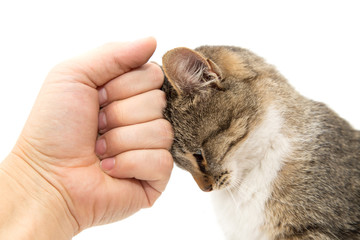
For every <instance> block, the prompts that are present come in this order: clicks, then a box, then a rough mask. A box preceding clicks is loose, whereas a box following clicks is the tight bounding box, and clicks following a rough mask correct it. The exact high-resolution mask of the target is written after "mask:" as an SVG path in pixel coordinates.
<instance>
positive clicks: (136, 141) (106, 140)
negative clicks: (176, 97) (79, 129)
mask: <svg viewBox="0 0 360 240" xmlns="http://www.w3.org/2000/svg"><path fill="white" fill-rule="evenodd" d="M172 139H173V133H172V128H171V125H170V123H169V122H168V121H166V120H164V119H157V120H154V121H151V122H146V123H140V124H136V125H130V126H126V127H118V128H114V129H111V130H110V131H108V132H106V133H104V134H103V135H102V136H100V137H99V139H98V140H97V142H96V145H95V152H96V154H97V155H98V157H99V158H100V159H104V158H108V157H112V156H115V155H118V154H120V153H122V152H126V151H130V150H136V149H161V148H163V149H170V147H171V144H172Z"/></svg>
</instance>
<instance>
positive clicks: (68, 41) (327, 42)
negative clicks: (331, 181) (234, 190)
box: [0, 0, 360, 240]
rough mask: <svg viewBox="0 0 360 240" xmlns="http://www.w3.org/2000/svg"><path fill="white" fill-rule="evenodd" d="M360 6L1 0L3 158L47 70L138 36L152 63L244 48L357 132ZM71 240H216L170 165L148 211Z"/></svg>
mask: <svg viewBox="0 0 360 240" xmlns="http://www.w3.org/2000/svg"><path fill="white" fill-rule="evenodd" d="M357 2H358V1H329V0H327V1H315V0H310V1H304V0H303V1H288V0H284V1H246V2H244V1H226V0H222V1H211V0H207V1H196V0H192V1H185V0H182V1H156V0H147V1H146V0H144V1H135V0H128V1H121V0H119V1H64V0H62V1H36V0H33V1H27V0H23V1H16V0H12V1H9V0H1V2H0V82H1V85H0V86H1V89H0V105H1V115H0V116H1V117H0V127H1V129H0V132H1V138H0V159H3V158H5V157H6V156H7V154H8V152H9V151H10V150H11V148H12V146H13V145H14V143H15V141H16V139H17V136H18V134H19V133H20V131H21V129H22V126H23V124H24V122H25V121H26V118H27V115H28V113H29V111H30V109H31V106H32V104H33V102H34V100H35V97H36V95H37V93H38V91H39V88H40V86H41V84H42V81H43V79H44V78H45V76H46V74H47V72H48V71H49V70H50V69H51V67H52V66H54V65H55V64H56V63H58V62H60V61H63V60H65V59H67V58H70V57H72V56H75V55H77V54H79V53H82V52H84V51H87V50H90V49H92V48H94V47H97V46H99V45H102V44H104V43H106V42H109V41H128V40H134V39H136V38H140V37H145V36H155V37H156V38H157V40H158V48H157V51H156V53H155V55H154V56H153V58H152V60H153V61H157V62H161V56H162V55H163V54H164V53H165V52H166V51H167V50H170V49H171V48H174V47H179V46H186V47H190V48H194V47H196V46H199V45H204V44H218V45H220V44H221V45H236V46H242V47H245V48H249V49H251V50H252V51H254V52H256V53H257V54H259V55H261V56H262V57H264V58H265V59H267V60H268V62H270V63H272V64H274V65H276V66H277V67H278V69H279V70H280V72H281V73H282V74H283V75H285V76H286V77H287V78H288V79H289V81H290V82H291V84H292V85H293V86H295V88H296V89H297V90H298V91H300V92H301V93H303V94H304V95H305V96H307V97H310V98H312V99H315V100H318V101H323V102H326V103H327V104H328V105H329V106H330V107H331V108H333V109H334V110H335V111H336V112H338V113H339V114H340V115H341V116H343V117H344V118H346V119H347V120H348V121H349V122H350V123H351V124H352V125H353V126H354V127H356V128H357V129H360V113H359V103H360V94H359V89H360V88H359V82H360V61H359V56H360V47H359V44H360V37H359V32H360V14H359V12H360V8H359V6H358V4H357ZM54 107H55V106H54ZM89 177H90V176H89ZM34 214H35V213H34ZM0 217H1V216H0ZM74 239H75V240H82V239H129V240H138V239H159V240H162V239H164V240H165V239H166V240H169V239H223V237H222V235H221V231H220V229H219V227H218V225H217V223H216V219H215V217H214V214H213V210H212V207H211V202H210V200H209V194H206V193H202V192H201V191H200V190H199V189H198V187H197V186H196V184H195V182H194V181H193V180H192V178H191V176H190V175H189V174H187V173H186V172H184V171H181V170H179V169H177V168H175V170H174V172H173V175H172V178H171V181H170V183H169V185H168V188H167V191H165V193H164V194H163V196H162V197H161V198H160V199H159V200H158V202H157V203H156V204H155V206H154V207H153V208H151V209H146V210H142V211H140V212H139V213H137V214H135V215H134V216H132V217H130V218H128V219H125V220H123V221H121V222H118V223H114V224H111V225H107V226H99V227H95V228H92V229H88V230H85V231H84V232H82V233H80V234H79V235H78V236H76V237H74Z"/></svg>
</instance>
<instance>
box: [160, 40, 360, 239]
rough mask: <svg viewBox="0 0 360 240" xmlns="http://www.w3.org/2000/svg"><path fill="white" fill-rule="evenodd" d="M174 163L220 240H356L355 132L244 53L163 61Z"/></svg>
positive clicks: (184, 55)
mask: <svg viewBox="0 0 360 240" xmlns="http://www.w3.org/2000/svg"><path fill="white" fill-rule="evenodd" d="M163 70H164V73H165V75H166V79H165V83H164V86H163V90H164V91H165V93H166V96H167V107H166V109H165V112H164V115H165V117H166V118H167V119H168V120H169V121H170V122H171V124H172V126H173V129H174V138H175V139H174V144H173V146H172V149H171V151H172V154H173V157H174V160H175V162H176V163H177V165H178V166H180V167H181V168H183V169H185V170H187V171H189V172H190V173H191V174H192V176H193V178H194V179H195V181H196V183H197V184H198V185H199V187H200V188H201V189H202V190H203V191H213V193H212V195H213V197H214V205H215V209H216V212H217V215H218V218H219V222H220V224H221V226H222V228H223V230H224V233H225V236H226V239H245V240H253V239H321V240H325V239H352V240H353V239H360V132H359V131H356V130H354V129H353V128H352V127H351V126H350V125H349V124H348V123H347V122H346V121H345V120H343V119H342V118H340V117H339V116H338V115H336V114H335V113H334V112H333V111H332V110H330V109H329V108H328V107H327V106H325V105H324V104H322V103H318V102H315V101H312V100H309V99H307V98H305V97H303V96H301V95H300V94H299V93H298V92H296V91H295V90H294V89H293V88H292V87H291V86H290V85H289V83H288V82H287V81H286V79H285V78H284V77H283V76H282V75H280V74H279V73H278V72H277V70H276V69H275V68H274V67H273V66H272V65H269V64H267V63H266V62H265V61H264V60H263V59H262V58H260V57H258V56H256V55H255V54H253V53H251V52H250V51H248V50H246V49H242V48H237V47H228V46H203V47H199V48H197V49H195V50H190V49H187V48H176V49H173V50H171V51H169V52H167V53H166V54H165V55H164V56H163Z"/></svg>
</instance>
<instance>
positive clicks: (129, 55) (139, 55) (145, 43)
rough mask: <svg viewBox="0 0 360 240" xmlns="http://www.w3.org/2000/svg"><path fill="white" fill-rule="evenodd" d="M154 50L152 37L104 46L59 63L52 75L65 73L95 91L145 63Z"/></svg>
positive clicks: (154, 43) (154, 45) (154, 42)
mask: <svg viewBox="0 0 360 240" xmlns="http://www.w3.org/2000/svg"><path fill="white" fill-rule="evenodd" d="M155 48H156V40H155V39H154V38H152V37H150V38H144V39H140V40H137V41H134V42H129V43H118V42H117V43H108V44H106V45H104V46H102V47H99V48H97V49H95V50H93V51H91V52H89V53H86V54H84V55H82V56H79V57H77V58H74V59H71V60H69V61H66V62H64V63H62V64H60V65H59V66H57V68H56V69H55V71H54V72H61V73H62V75H64V73H66V74H67V75H69V76H71V80H72V81H76V82H81V83H85V84H87V85H90V86H92V87H94V88H97V87H98V86H102V85H104V84H105V83H107V82H108V81H110V80H112V79H114V78H116V77H118V76H120V75H122V74H124V73H126V72H128V71H130V70H131V69H134V68H137V67H140V66H141V65H143V64H145V63H146V62H147V61H148V60H149V58H150V57H151V55H152V54H153V53H154V51H155Z"/></svg>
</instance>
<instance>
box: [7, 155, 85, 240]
mask: <svg viewBox="0 0 360 240" xmlns="http://www.w3.org/2000/svg"><path fill="white" fill-rule="evenodd" d="M0 189H1V192H2V195H3V196H2V197H1V198H0V216H1V218H0V239H59V240H60V239H61V240H62V239H64V240H65V239H71V238H72V237H73V236H74V235H75V234H76V233H77V231H78V230H77V229H78V228H77V224H76V221H75V219H74V218H73V217H72V215H71V213H70V211H69V209H68V207H67V205H66V203H65V201H64V199H63V197H62V196H61V194H60V193H59V191H57V189H56V188H55V187H54V186H52V184H51V183H49V182H48V181H47V180H46V179H45V178H43V177H42V176H41V174H40V173H39V172H37V171H36V170H34V168H33V167H31V164H29V163H27V162H26V161H24V160H23V159H22V158H20V157H19V156H17V155H14V154H13V153H12V154H10V155H9V156H8V157H7V158H6V159H5V160H4V161H3V162H2V163H1V165H0Z"/></svg>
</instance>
